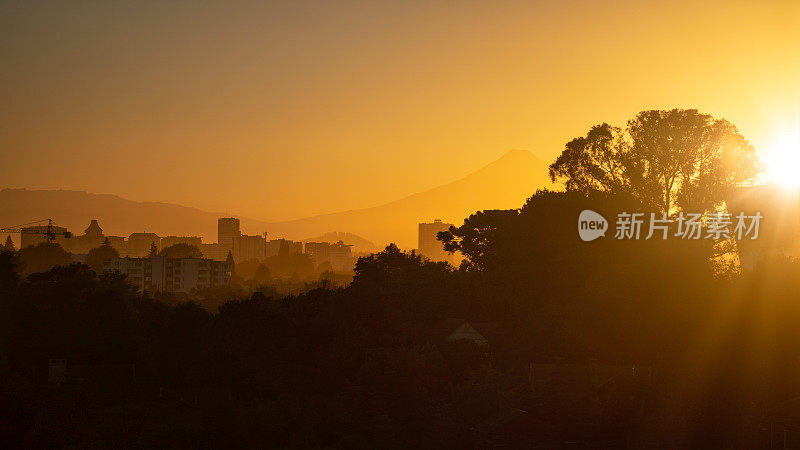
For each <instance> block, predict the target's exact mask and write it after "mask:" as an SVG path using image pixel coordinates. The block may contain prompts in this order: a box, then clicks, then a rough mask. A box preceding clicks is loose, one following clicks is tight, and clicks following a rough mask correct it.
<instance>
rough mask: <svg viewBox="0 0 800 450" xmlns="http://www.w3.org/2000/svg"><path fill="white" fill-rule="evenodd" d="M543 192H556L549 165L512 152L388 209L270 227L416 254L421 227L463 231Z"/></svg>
mask: <svg viewBox="0 0 800 450" xmlns="http://www.w3.org/2000/svg"><path fill="white" fill-rule="evenodd" d="M544 187H552V184H551V183H550V180H549V178H548V177H547V163H545V162H544V161H542V160H540V159H538V158H537V157H536V156H534V155H533V154H532V153H531V152H529V151H527V150H512V151H510V152H508V153H506V154H505V155H503V156H502V157H501V158H500V159H497V160H495V161H494V162H492V163H490V164H488V165H487V166H485V167H483V168H481V169H479V170H477V171H475V172H473V173H471V174H469V175H467V176H465V177H464V178H461V179H459V180H456V181H454V182H452V183H449V184H446V185H443V186H439V187H436V188H433V189H430V190H428V191H424V192H420V193H417V194H413V195H410V196H408V197H405V198H402V199H400V200H397V201H394V202H391V203H387V204H385V205H381V206H377V207H374V208H366V209H358V210H351V211H345V212H340V213H333V214H323V215H318V216H313V217H308V218H304V219H299V220H292V221H287V222H278V223H270V224H269V229H270V230H272V232H274V233H275V234H276V235H280V234H286V235H287V236H290V237H291V236H294V235H299V236H303V235H305V236H308V235H313V234H316V233H320V232H322V231H323V230H331V229H334V230H348V231H349V232H352V233H355V234H357V235H359V236H363V237H365V238H366V239H369V240H371V241H373V242H375V243H376V244H378V245H379V246H383V245H385V244H387V243H388V242H390V241H394V242H396V243H397V244H399V245H400V246H401V247H404V248H416V246H417V224H418V223H419V222H431V221H433V219H442V220H444V221H449V222H451V223H455V224H457V225H458V224H460V223H462V222H463V220H464V218H466V217H467V216H468V215H469V214H471V213H472V212H474V211H477V210H482V209H506V208H518V207H520V206H522V204H523V203H525V200H526V199H527V198H528V197H530V196H531V195H532V194H533V193H534V192H535V191H536V189H540V188H544Z"/></svg>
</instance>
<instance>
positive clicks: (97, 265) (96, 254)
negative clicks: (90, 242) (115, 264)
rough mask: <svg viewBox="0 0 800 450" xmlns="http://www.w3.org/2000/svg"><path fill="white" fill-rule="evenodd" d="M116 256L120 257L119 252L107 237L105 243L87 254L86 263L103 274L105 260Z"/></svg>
mask: <svg viewBox="0 0 800 450" xmlns="http://www.w3.org/2000/svg"><path fill="white" fill-rule="evenodd" d="M115 258H119V252H118V251H117V249H115V248H114V247H112V246H111V243H110V242H109V241H108V238H106V239H105V240H104V241H103V245H101V246H100V247H96V248H93V249H91V250H89V253H87V254H86V265H87V266H89V267H91V268H92V270H94V272H95V273H96V274H101V273H103V262H104V261H105V260H107V259H115Z"/></svg>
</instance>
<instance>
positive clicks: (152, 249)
mask: <svg viewBox="0 0 800 450" xmlns="http://www.w3.org/2000/svg"><path fill="white" fill-rule="evenodd" d="M153 256H158V247H156V243H155V242H151V243H150V251H149V252H148V253H147V257H148V258H152V257H153Z"/></svg>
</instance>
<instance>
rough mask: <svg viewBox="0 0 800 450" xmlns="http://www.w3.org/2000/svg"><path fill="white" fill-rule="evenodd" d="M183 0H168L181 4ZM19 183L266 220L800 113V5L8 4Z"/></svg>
mask: <svg viewBox="0 0 800 450" xmlns="http://www.w3.org/2000/svg"><path fill="white" fill-rule="evenodd" d="M166 3H168V4H166ZM0 10H1V11H2V12H1V13H0V61H2V66H0V99H1V101H0V156H2V158H0V167H2V174H3V177H2V179H0V187H27V188H36V189H45V188H46V189H59V188H61V189H80V190H87V191H90V192H97V193H113V194H118V195H121V196H123V197H126V198H130V199H134V200H156V201H167V202H175V203H181V204H185V205H189V206H196V207H199V208H203V209H207V210H212V211H220V212H228V213H235V214H241V215H246V216H250V217H255V218H259V219H266V220H277V219H287V218H296V217H303V216H307V215H311V214H317V213H322V212H333V211H339V210H343V209H350V208H358V207H366V206H372V205H375V204H380V203H384V202H387V201H390V200H393V199H395V198H398V197H401V196H404V195H407V194H410V193H413V192H417V191H421V190H424V189H427V188H430V187H433V186H436V185H439V184H443V183H445V182H448V181H451V180H453V179H456V178H459V177H461V176H463V175H464V174H466V173H467V172H469V171H472V170H474V169H477V168H479V167H481V166H482V165H484V164H486V163H488V162H489V161H491V160H493V159H496V158H498V157H499V156H500V155H502V154H503V153H505V152H506V151H508V150H511V149H529V150H531V151H533V152H534V153H535V154H537V155H538V156H540V157H541V158H542V159H545V160H547V161H550V160H551V159H553V158H554V157H555V156H556V155H557V154H558V153H559V152H560V151H561V149H562V147H563V144H564V143H565V142H566V141H568V140H569V139H571V138H573V137H575V136H577V135H580V134H583V133H585V131H586V130H587V129H588V128H589V127H590V126H591V125H593V124H595V123H599V122H602V121H608V122H611V123H615V124H620V125H621V124H623V123H624V121H625V120H627V119H628V118H630V117H632V116H633V115H634V114H635V113H636V112H638V111H640V110H643V109H651V108H672V107H687V108H688V107H692V108H698V109H700V110H702V111H704V112H708V113H711V114H713V115H715V116H717V117H725V118H727V119H729V120H731V121H732V122H733V123H734V124H736V125H737V126H738V127H739V129H740V131H741V132H742V133H743V134H744V135H745V136H746V137H747V138H748V139H750V140H751V141H752V142H753V143H754V144H755V145H756V148H757V149H759V150H761V151H764V149H766V148H768V147H769V145H770V142H772V141H773V140H774V136H776V134H780V133H783V132H785V130H786V129H787V128H791V127H793V126H797V124H798V119H800V2H790V1H786V2H769V1H766V2H755V1H748V2H733V1H724V2H722V1H720V2H709V1H687V2H645V1H631V2H591V1H586V2H578V1H558V2H549V3H546V2H533V1H520V2H512V1H486V2H477V1H459V2H455V1H446V2H445V1H392V2H389V1H377V0H372V1H361V2H349V1H319V2H302V1H296V0H295V1H285V2H283V1H282V2H257V1H253V2H236V1H225V2H222V1H220V2H204V1H175V2H146V1H135V2H133V1H130V2H115V1H93V2H87V1H54V2H29V1H12V2H4V3H3V4H2V6H0Z"/></svg>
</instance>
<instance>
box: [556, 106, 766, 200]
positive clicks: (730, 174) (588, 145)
mask: <svg viewBox="0 0 800 450" xmlns="http://www.w3.org/2000/svg"><path fill="white" fill-rule="evenodd" d="M758 168H759V164H758V161H757V156H756V153H755V150H754V149H753V147H752V145H750V143H749V142H748V141H747V140H746V139H745V138H744V137H743V136H742V135H741V134H740V133H739V131H738V130H737V129H736V127H735V126H734V125H733V124H731V123H730V122H728V121H727V120H725V119H714V118H713V117H712V116H711V115H709V114H703V113H700V112H698V111H697V110H694V109H688V110H685V109H673V110H669V111H665V110H651V111H642V112H640V113H639V114H637V115H636V117H634V118H633V119H631V120H629V121H628V123H627V126H626V127H625V129H621V128H618V127H613V126H611V125H609V124H607V123H603V124H601V125H596V126H594V127H592V128H591V129H590V130H589V132H588V133H587V134H586V136H585V137H579V138H575V139H573V140H571V141H569V142H568V143H567V144H566V147H565V149H564V151H563V152H562V153H561V155H560V156H559V157H558V158H557V159H556V161H555V162H554V163H553V164H551V165H550V178H551V179H552V180H553V181H556V180H563V181H564V182H565V185H566V188H567V190H570V191H580V192H588V191H591V190H599V191H604V192H609V193H612V194H618V193H626V194H629V195H633V196H635V197H636V198H638V199H639V200H640V201H641V202H642V203H643V204H644V205H646V206H647V207H648V208H651V209H653V210H654V211H667V212H673V211H674V209H675V208H678V209H682V210H685V211H690V212H704V211H708V210H713V209H715V207H717V206H718V205H719V204H720V203H721V202H723V201H724V200H725V199H726V198H727V196H728V195H729V194H730V193H731V190H732V188H734V187H735V186H737V185H740V184H742V183H745V182H748V181H750V180H752V179H753V178H754V177H755V176H756V175H757V173H758Z"/></svg>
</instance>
